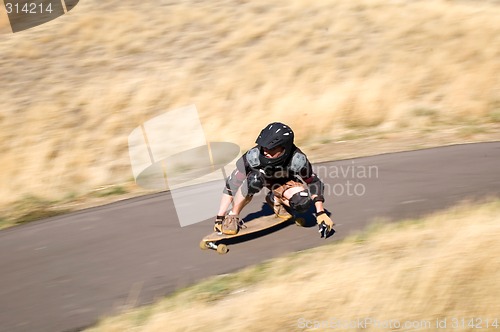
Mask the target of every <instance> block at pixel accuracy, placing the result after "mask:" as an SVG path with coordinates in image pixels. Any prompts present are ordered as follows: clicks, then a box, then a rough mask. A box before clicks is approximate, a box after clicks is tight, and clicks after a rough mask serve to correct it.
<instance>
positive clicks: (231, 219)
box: [222, 214, 240, 235]
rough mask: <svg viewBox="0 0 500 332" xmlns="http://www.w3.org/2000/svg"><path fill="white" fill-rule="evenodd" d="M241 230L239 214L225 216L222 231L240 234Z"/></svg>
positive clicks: (228, 233) (229, 233)
mask: <svg viewBox="0 0 500 332" xmlns="http://www.w3.org/2000/svg"><path fill="white" fill-rule="evenodd" d="M239 230H240V218H239V217H238V216H237V215H234V214H231V215H227V216H225V217H224V221H223V222H222V233H224V234H227V235H235V234H238V231H239Z"/></svg>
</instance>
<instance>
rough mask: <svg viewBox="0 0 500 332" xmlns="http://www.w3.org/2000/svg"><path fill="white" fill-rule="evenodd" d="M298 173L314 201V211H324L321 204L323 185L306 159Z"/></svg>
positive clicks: (322, 200)
mask: <svg viewBox="0 0 500 332" xmlns="http://www.w3.org/2000/svg"><path fill="white" fill-rule="evenodd" d="M299 175H300V176H301V178H302V179H303V180H304V182H305V183H306V184H307V186H308V188H309V192H310V193H311V198H312V199H313V201H314V206H315V208H316V212H321V211H324V210H325V208H324V206H323V202H324V201H325V198H324V196H323V195H324V185H323V182H322V181H321V179H320V178H319V177H318V176H317V175H316V174H315V173H314V171H313V169H312V165H311V163H310V162H309V160H307V162H306V165H305V166H304V167H303V168H302V169H301V170H300V171H299Z"/></svg>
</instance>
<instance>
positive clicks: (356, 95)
mask: <svg viewBox="0 0 500 332" xmlns="http://www.w3.org/2000/svg"><path fill="white" fill-rule="evenodd" d="M499 17H500V5H499V3H498V1H495V2H493V1H441V0H421V1H404V0H399V1H398V0H396V1H383V0H370V1H368V0H358V1H351V0H336V1H325V0H308V1H305V0H294V1H290V0H276V1H264V0H253V1H244V0H241V1H234V0H231V1H229V0H227V1H223V0H221V1H212V0H211V1H194V0H193V1H166V0H165V1H153V2H151V1H150V2H140V1H130V0H120V1H116V0H110V1H97V0H86V1H81V2H80V4H79V5H78V6H77V7H76V8H75V9H74V10H72V11H71V12H70V13H69V14H67V15H65V16H63V17H61V18H59V19H57V20H54V21H52V22H50V23H48V24H45V25H43V26H40V27H36V28H33V29H30V30H26V31H24V32H20V33H17V34H2V35H0V36H1V40H0V67H1V75H0V82H1V87H2V88H1V89H0V99H1V100H2V104H1V107H0V151H1V154H0V184H1V185H0V200H1V201H2V202H3V203H5V202H8V201H12V200H14V199H17V198H19V197H21V196H22V195H24V194H26V193H31V194H36V195H41V196H47V197H55V198H57V197H60V196H63V195H67V194H68V193H71V192H76V193H78V192H85V191H87V190H90V189H92V188H95V187H96V186H99V185H103V184H109V183H119V182H124V181H130V180H131V178H132V173H131V169H130V165H129V156H128V151H127V136H128V135H129V133H130V132H131V131H132V130H133V129H134V128H136V127H137V126H138V125H140V124H141V123H142V122H143V121H145V120H147V119H150V118H152V117H154V116H156V115H159V114H162V113H164V112H166V111H168V110H171V109H174V108H176V107H179V106H184V105H188V104H193V103H194V104H196V106H197V107H198V110H199V112H200V116H201V119H202V123H203V126H204V129H205V131H206V135H207V138H208V139H209V140H214V141H215V140H223V141H233V142H236V143H238V144H240V145H241V146H242V147H243V148H245V147H249V146H250V145H251V144H252V143H253V139H254V136H255V135H256V133H257V132H258V130H260V129H261V128H262V127H263V126H264V125H265V124H266V123H268V122H271V121H274V120H280V121H284V122H286V123H288V124H290V125H291V126H292V127H293V128H294V130H295V131H296V132H297V136H298V137H299V143H304V144H305V143H307V144H309V143H311V142H321V141H322V140H332V139H338V138H341V137H343V136H344V135H346V134H352V133H359V132H363V131H364V130H366V129H367V128H376V129H377V130H381V131H387V130H401V129H406V128H408V129H411V128H418V129H425V130H433V129H434V128H438V127H436V126H451V125H456V124H458V123H468V124H470V123H473V124H474V123H483V122H499V121H500V75H498V73H500V33H499V32H500V20H499V19H498V18H499ZM0 22H2V21H1V18H0Z"/></svg>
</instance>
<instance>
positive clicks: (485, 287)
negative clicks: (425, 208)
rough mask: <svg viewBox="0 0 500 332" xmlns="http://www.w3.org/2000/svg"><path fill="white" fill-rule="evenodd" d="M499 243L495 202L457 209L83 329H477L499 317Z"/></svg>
mask: <svg viewBox="0 0 500 332" xmlns="http://www.w3.org/2000/svg"><path fill="white" fill-rule="evenodd" d="M499 236H500V201H498V200H496V201H493V202H492V203H487V204H484V205H480V206H474V205H463V206H460V207H458V208H455V209H451V210H449V211H446V212H442V213H438V214H435V215H433V216H430V217H428V218H425V219H422V220H410V221H406V222H403V223H401V224H396V225H382V226H379V227H377V228H375V229H372V230H371V231H369V232H365V233H363V234H360V235H357V236H354V237H351V238H349V239H347V240H345V241H343V242H342V243H338V244H334V245H327V246H323V247H319V248H315V249H313V250H310V251H306V252H303V253H297V254H293V255H289V256H285V257H283V258H279V259H276V260H273V261H270V262H266V263H264V264H261V265H260V266H257V267H252V268H247V269H246V270H244V271H242V272H238V273H236V274H234V275H227V276H223V277H215V278H212V279H211V280H208V281H205V282H204V283H202V284H200V285H197V286H195V287H193V288H192V289H188V290H186V291H181V292H179V293H178V294H176V295H174V296H172V297H170V298H167V299H165V300H163V301H162V302H160V303H158V304H156V305H155V306H153V307H146V308H141V309H136V310H133V311H131V312H129V313H127V314H125V315H122V316H118V317H116V318H109V319H107V320H104V321H103V322H101V323H100V324H99V325H98V326H97V327H96V328H93V329H91V330H90V331H92V332H113V331H148V332H149V331H167V330H168V331H199V330H204V331H294V330H301V329H300V326H298V323H299V322H300V319H301V318H304V319H307V320H310V321H311V322H310V323H311V324H313V322H312V321H328V320H331V319H332V318H336V319H338V320H346V321H351V320H356V319H364V318H372V319H376V320H379V321H384V320H395V321H396V320H397V321H399V322H401V324H404V322H406V321H410V322H414V321H418V322H431V324H432V326H433V327H434V326H435V325H434V324H435V320H436V319H444V318H447V319H448V327H449V328H450V327H451V324H452V319H453V318H458V319H460V318H462V317H463V318H465V319H468V318H478V319H479V318H481V319H483V323H482V324H483V328H484V327H485V324H486V319H487V318H489V319H492V318H500V317H498V312H499V310H500V301H499V296H500V286H499V284H498V280H500V244H499V241H498V237H499ZM498 323H499V324H500V322H498ZM309 330H312V329H309ZM340 330H349V329H340ZM350 330H356V329H350ZM363 330H364V329H363ZM366 330H377V328H376V327H375V326H374V325H372V326H367V328H366ZM383 330H389V329H387V328H386V329H383ZM403 330H404V329H403ZM414 330H416V329H414ZM422 330H436V328H435V327H434V328H424V329H422ZM462 330H466V329H462Z"/></svg>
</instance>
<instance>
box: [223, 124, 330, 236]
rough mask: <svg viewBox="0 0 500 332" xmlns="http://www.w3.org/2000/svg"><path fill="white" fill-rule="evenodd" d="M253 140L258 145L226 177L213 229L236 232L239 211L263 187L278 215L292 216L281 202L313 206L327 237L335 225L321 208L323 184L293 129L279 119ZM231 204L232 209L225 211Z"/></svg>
mask: <svg viewBox="0 0 500 332" xmlns="http://www.w3.org/2000/svg"><path fill="white" fill-rule="evenodd" d="M255 143H257V146H255V147H254V148H252V149H250V150H249V151H247V152H246V153H245V154H244V155H243V156H242V157H241V158H240V159H239V160H238V161H237V162H236V169H235V170H234V171H233V172H232V173H231V175H230V176H229V177H228V178H227V179H226V186H225V188H224V190H223V194H222V199H221V203H220V207H219V211H218V213H217V217H216V219H215V225H214V231H215V232H218V233H223V234H237V233H238V230H239V226H240V218H239V215H240V213H241V211H242V210H243V208H244V207H245V206H246V205H247V204H248V203H250V201H251V200H252V198H253V195H255V194H257V193H258V192H260V191H261V190H262V189H263V188H264V187H266V188H268V189H269V193H268V194H267V196H266V202H267V204H268V205H269V206H270V207H271V208H272V209H273V211H274V213H275V214H276V216H277V217H280V218H284V219H288V218H290V217H291V215H290V214H289V213H288V212H287V210H286V209H285V208H284V205H286V206H287V207H289V208H291V209H292V210H294V211H297V212H299V213H303V212H306V211H307V210H308V209H309V207H310V206H311V205H314V207H315V209H316V221H317V223H318V225H320V231H321V230H322V231H321V233H322V234H321V236H322V237H323V236H324V237H326V236H327V235H328V234H329V233H330V231H331V229H332V227H333V226H334V225H335V224H334V223H333V221H332V220H331V219H330V217H328V215H327V214H326V213H325V211H324V208H323V202H324V201H325V199H324V197H323V191H324V190H323V189H324V188H323V183H322V182H321V180H320V179H319V178H318V177H317V176H316V174H314V172H313V170H312V166H311V163H310V162H309V160H308V159H307V157H306V155H305V154H304V153H303V152H302V151H301V150H300V149H299V148H298V147H296V146H295V144H294V133H293V131H292V129H291V128H290V127H289V126H287V125H285V124H283V123H280V122H274V123H270V124H268V125H267V126H266V127H265V128H264V129H262V131H261V132H260V135H259V137H257V140H256V141H255ZM231 203H233V207H232V210H231V211H229V212H227V211H228V209H229V205H230V204H231Z"/></svg>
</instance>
